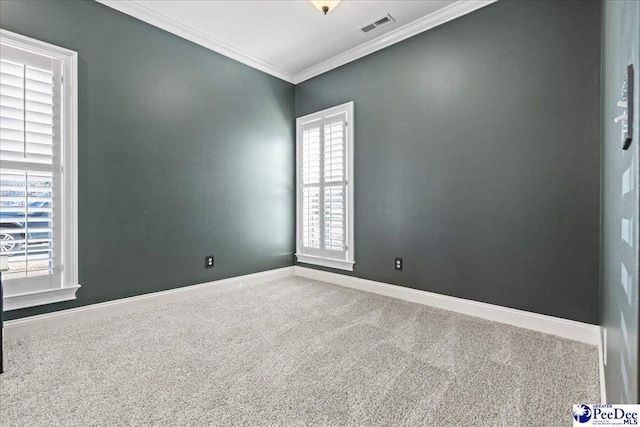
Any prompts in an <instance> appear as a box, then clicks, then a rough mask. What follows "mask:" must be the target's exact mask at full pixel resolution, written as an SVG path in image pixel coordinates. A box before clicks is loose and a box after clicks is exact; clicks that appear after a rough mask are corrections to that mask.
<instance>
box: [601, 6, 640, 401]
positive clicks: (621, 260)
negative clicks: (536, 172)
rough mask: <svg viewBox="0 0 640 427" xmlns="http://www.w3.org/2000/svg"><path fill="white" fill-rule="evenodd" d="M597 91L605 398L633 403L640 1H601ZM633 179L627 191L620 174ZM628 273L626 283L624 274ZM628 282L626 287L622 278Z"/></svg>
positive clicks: (635, 393)
mask: <svg viewBox="0 0 640 427" xmlns="http://www.w3.org/2000/svg"><path fill="white" fill-rule="evenodd" d="M628 64H633V65H634V67H635V99H636V110H635V114H634V117H633V120H634V124H635V126H634V140H633V142H632V145H631V146H630V147H629V150H628V151H622V149H621V136H620V133H621V125H620V124H617V123H614V121H613V119H614V117H617V116H618V115H620V114H621V113H622V110H621V109H620V108H619V107H617V106H616V104H617V102H618V101H619V100H620V94H621V89H622V82H623V78H624V74H625V68H626V66H627V65H628ZM602 66H603V73H602V74H603V86H602V89H603V96H602V112H603V115H602V123H603V126H602V127H603V145H602V254H601V256H602V282H601V283H602V290H601V316H600V319H601V324H602V326H603V327H604V328H605V330H606V334H607V339H606V341H607V346H606V348H605V351H606V354H607V357H606V360H607V365H606V366H605V378H606V381H605V383H606V386H607V400H608V401H609V402H613V403H638V399H639V393H638V298H639V296H638V294H639V293H638V256H639V250H638V243H639V240H638V225H639V222H638V202H639V200H640V199H639V198H638V192H639V191H640V190H639V187H640V186H639V184H640V178H639V176H640V175H639V172H638V165H639V164H640V163H639V160H640V157H639V156H640V134H639V132H638V128H640V120H639V109H638V106H639V105H638V100H640V91H639V87H638V86H640V85H639V84H638V81H639V80H638V75H640V2H637V1H618V0H616V1H606V2H604V4H603V56H602ZM625 173H626V174H627V176H628V177H629V179H631V180H632V185H631V189H630V191H626V188H628V186H627V187H626V188H625V186H623V175H624V174H625ZM624 220H628V221H631V222H632V224H633V226H632V229H633V237H632V239H631V240H630V242H626V241H625V240H623V239H622V228H623V227H622V222H623V221H624ZM623 272H627V273H626V274H624V275H625V276H628V275H629V274H630V275H631V278H630V281H629V282H628V281H627V280H626V278H625V277H622V276H623ZM625 282H628V285H627V287H626V289H625V286H623V283H625Z"/></svg>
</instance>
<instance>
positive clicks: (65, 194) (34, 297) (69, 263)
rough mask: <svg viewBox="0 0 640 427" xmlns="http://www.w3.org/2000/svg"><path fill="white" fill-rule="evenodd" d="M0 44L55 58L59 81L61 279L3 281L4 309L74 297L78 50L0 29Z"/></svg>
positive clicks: (76, 223) (75, 271) (76, 233)
mask: <svg viewBox="0 0 640 427" xmlns="http://www.w3.org/2000/svg"><path fill="white" fill-rule="evenodd" d="M0 43H2V44H6V45H9V46H12V47H15V48H18V49H24V50H28V51H31V52H35V53H38V54H41V55H45V56H49V57H51V58H55V59H58V60H60V61H61V62H62V64H63V79H64V80H63V84H62V99H63V101H62V104H63V106H62V123H61V127H62V129H63V135H64V140H63V141H62V162H63V163H62V165H63V168H64V169H63V173H62V189H61V190H62V191H60V192H59V197H61V200H60V203H62V230H61V232H59V236H60V241H61V242H62V251H61V256H62V267H63V270H62V280H61V286H60V287H58V288H54V289H51V288H47V289H42V290H35V291H34V290H30V291H29V292H25V291H24V290H21V289H20V288H19V286H12V283H11V282H12V281H11V280H8V281H5V282H4V284H3V288H4V289H3V290H4V298H3V301H4V311H10V310H17V309H20V308H26V307H33V306H37V305H43V304H51V303H55V302H61V301H69V300H74V299H76V291H77V290H78V288H80V285H79V284H78V53H77V52H74V51H72V50H69V49H65V48H62V47H59V46H55V45H52V44H49V43H45V42H42V41H39V40H35V39H32V38H29V37H25V36H22V35H20V34H16V33H13V32H10V31H6V30H2V29H0Z"/></svg>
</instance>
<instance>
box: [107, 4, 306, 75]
mask: <svg viewBox="0 0 640 427" xmlns="http://www.w3.org/2000/svg"><path fill="white" fill-rule="evenodd" d="M96 1H97V2H98V3H101V4H103V5H105V6H108V7H110V8H112V9H115V10H117V11H119V12H122V13H125V14H127V15H130V16H132V17H134V18H136V19H139V20H141V21H144V22H146V23H147V24H151V25H153V26H154V27H158V28H160V29H162V30H165V31H168V32H170V33H172V34H175V35H177V36H180V37H182V38H183V39H187V40H189V41H191V42H193V43H195V44H198V45H200V46H203V47H206V48H207V49H210V50H212V51H214V52H217V53H219V54H221V55H224V56H226V57H228V58H231V59H233V60H235V61H238V62H240V63H242V64H245V65H248V66H249V67H252V68H255V69H257V70H260V71H262V72H265V73H267V74H270V75H272V76H274V77H277V78H279V79H282V80H284V81H287V82H289V83H293V81H294V75H293V73H289V72H287V71H284V70H281V69H280V68H278V67H275V66H273V65H271V64H267V63H266V62H264V61H261V60H259V59H258V58H255V57H253V56H251V55H248V54H246V53H244V52H242V51H240V50H238V49H236V48H234V47H231V46H229V45H228V44H225V43H222V42H220V41H218V40H216V39H214V38H212V37H209V36H208V35H206V34H204V33H202V32H200V31H198V30H195V29H193V28H191V27H189V26H187V25H184V24H181V23H180V22H178V21H176V20H174V19H171V18H169V17H167V16H165V15H162V14H161V13H158V12H156V11H153V10H151V9H149V8H147V7H145V6H142V5H141V4H139V3H136V2H134V1H131V0H128V1H122V0H96Z"/></svg>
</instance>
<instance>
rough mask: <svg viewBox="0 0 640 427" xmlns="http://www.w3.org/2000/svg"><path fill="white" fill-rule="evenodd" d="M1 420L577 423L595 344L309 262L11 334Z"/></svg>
mask: <svg viewBox="0 0 640 427" xmlns="http://www.w3.org/2000/svg"><path fill="white" fill-rule="evenodd" d="M6 356H7V360H8V366H7V367H6V368H7V372H6V373H5V374H3V375H1V376H0V424H1V425H2V426H51V425H65V426H66V425H69V426H71V425H73V426H93V425H163V426H207V425H219V426H233V425H251V426H270V425H284V426H309V425H331V426H339V425H354V426H355V425H359V426H374V425H380V426H390V425H407V426H418V425H429V426H449V425H450V426H462V425H464V426H472V425H473V426H475V425H502V426H517V425H529V426H531V425H541V426H542V425H544V426H551V425H563V426H566V425H570V423H571V422H572V418H571V409H572V408H571V405H572V404H573V403H578V402H584V403H595V402H599V399H600V396H599V384H598V354H597V348H596V347H594V346H588V345H585V344H580V343H577V342H572V341H568V340H564V339H560V338H556V337H554V336H550V335H544V334H540V333H536V332H531V331H526V330H522V329H518V328H514V327H510V326H505V325H502V324H499V323H493V322H488V321H484V320H479V319H476V318H473V317H467V316H462V315H459V314H454V313H450V312H447V311H442V310H437V309H432V308H428V307H425V306H421V305H416V304H411V303H408V302H404V301H401V300H395V299H391V298H387V297H382V296H378V295H374V294H369V293H364V292H359V291H355V290H351V289H346V288H342V287H338V286H334V285H329V284H326V283H321V282H315V281H311V280H308V279H302V278H291V279H286V280H280V281H276V282H270V283H267V284H260V285H254V286H250V287H248V288H244V289H239V290H234V291H228V292H224V293H220V294H215V295H211V296H207V297H203V298H198V299H192V300H188V301H182V302H177V303H172V304H169V305H164V306H160V307H156V308H153V309H147V310H143V311H139V312H135V313H132V314H129V315H125V316H118V317H113V318H109V319H107V320H102V321H98V322H92V323H86V324H82V325H77V326H72V327H67V328H64V329H60V330H57V331H55V332H50V333H46V334H40V335H32V336H28V337H25V338H19V339H11V340H8V341H7V342H6Z"/></svg>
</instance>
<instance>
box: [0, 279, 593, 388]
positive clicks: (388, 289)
mask: <svg viewBox="0 0 640 427" xmlns="http://www.w3.org/2000/svg"><path fill="white" fill-rule="evenodd" d="M294 274H295V275H296V276H301V277H307V278H310V279H314V280H320V281H324V282H328V283H333V284H335V285H340V286H345V287H349V288H353V289H358V290H361V291H366V292H373V293H376V294H380V295H386V296H389V297H392V298H399V299H403V300H406V301H410V302H414V303H418V304H424V305H428V306H432V307H437V308H441V309H445V310H449V311H454V312H457V313H462V314H466V315H469V316H475V317H480V318H483V319H487V320H493V321H495V322H500V323H506V324H509V325H512V326H517V327H521V328H525V329H531V330H534V331H538V332H543V333H547V334H552V335H557V336H560V337H563V338H568V339H572V340H576V341H580V342H584V343H587V344H591V345H598V346H600V347H601V346H602V344H601V336H600V327H599V326H596V325H590V324H586V323H580V322H575V321H572V320H566V319H560V318H557V317H553V316H546V315H542V314H537V313H531V312H528V311H522V310H516V309H513V308H506V307H501V306H497V305H493V304H487V303H482V302H476V301H471V300H466V299H462V298H455V297H450V296H446V295H440V294H436V293H432V292H426V291H421V290H417V289H411V288H406V287H402V286H396V285H390V284H388V283H382V282H375V281H373V280H367V279H360V278H358V277H352V276H345V275H342V274H336V273H330V272H326V271H321V270H315V269H312V268H306V267H299V266H295V267H285V268H279V269H276V270H269V271H263V272H260V273H254V274H248V275H245V276H238V277H232V278H229V279H223V280H217V281H214V282H208V283H202V284H199V285H192V286H185V287H182V288H176V289H170V290H167V291H161V292H154V293H151V294H145V295H139V296H135V297H130V298H123V299H119V300H115V301H108V302H104V303H99V304H93V305H88V306H84V307H78V308H72V309H69V310H61V311H56V312H53V313H48V314H42V315H38V316H31V317H25V318H22V319H16V320H10V321H7V322H5V323H4V332H5V337H6V338H15V337H20V336H24V335H28V334H32V333H37V332H43V331H49V330H53V329H57V328H61V327H64V326H69V325H72V324H76V323H81V322H87V321H91V320H98V319H103V318H106V317H110V316H115V315H119V314H124V313H129V312H132V311H135V310H138V309H140V308H144V307H150V306H155V305H160V304H165V303H168V302H171V301H177V300H182V299H186V298H193V297H197V296H201V295H208V294H212V293H216V292H221V291H225V290H229V289H235V288H239V287H242V286H247V285H251V284H256V283H262V282H267V281H270V280H277V279H283V278H286V277H291V276H293V275H294ZM600 357H602V351H601V349H600ZM601 364H602V361H601ZM601 371H602V368H601ZM603 384H604V380H603V378H602V372H601V385H602V386H603ZM603 396H604V395H603Z"/></svg>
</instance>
